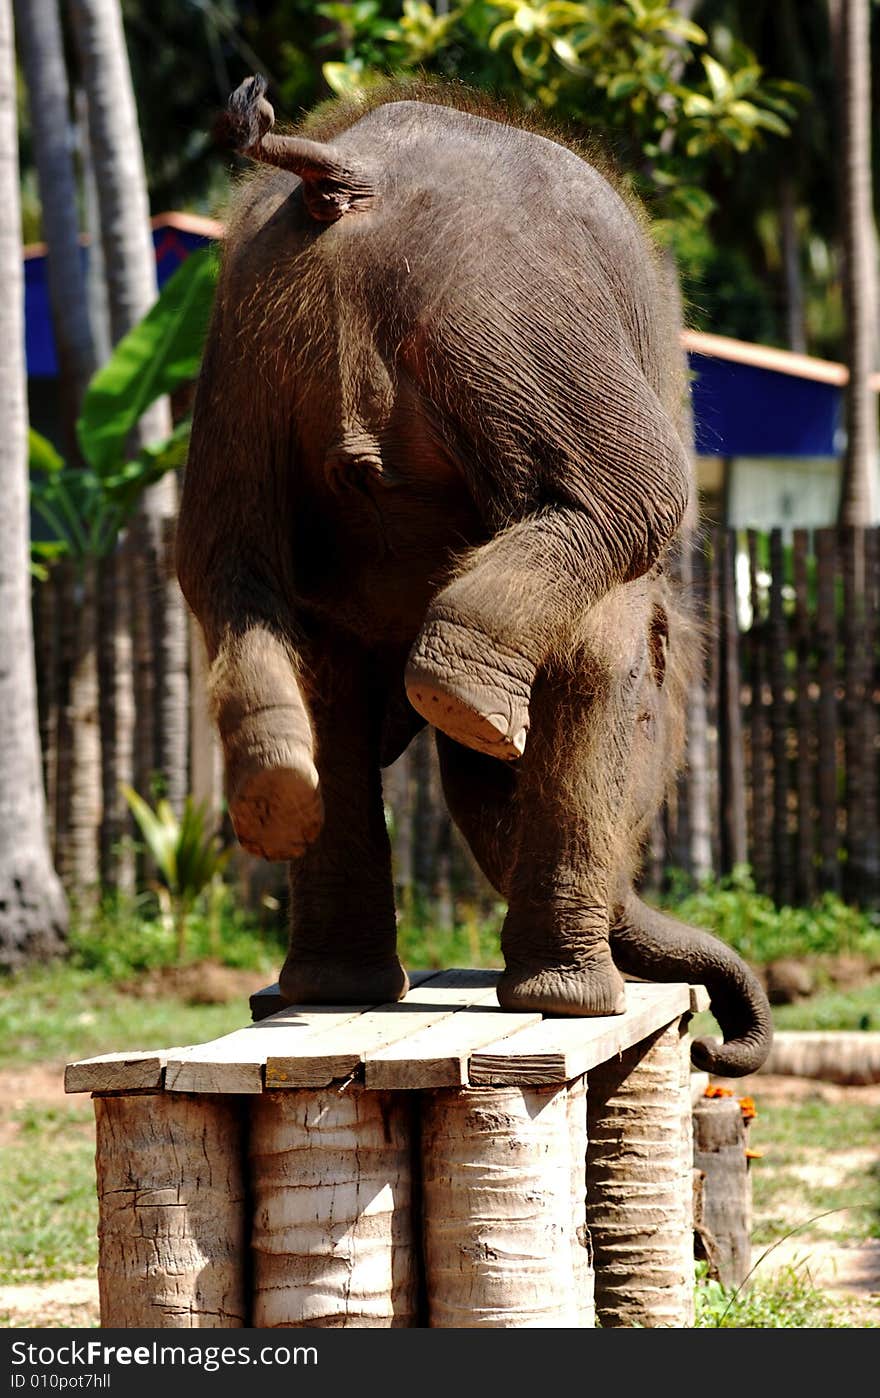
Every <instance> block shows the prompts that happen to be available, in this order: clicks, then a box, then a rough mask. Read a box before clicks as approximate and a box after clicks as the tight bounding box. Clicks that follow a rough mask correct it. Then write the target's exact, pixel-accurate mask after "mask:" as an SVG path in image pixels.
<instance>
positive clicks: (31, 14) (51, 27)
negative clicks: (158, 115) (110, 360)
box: [15, 0, 96, 462]
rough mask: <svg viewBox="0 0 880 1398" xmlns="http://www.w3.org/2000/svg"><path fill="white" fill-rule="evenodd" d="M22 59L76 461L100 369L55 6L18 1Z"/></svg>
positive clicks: (40, 0)
mask: <svg viewBox="0 0 880 1398" xmlns="http://www.w3.org/2000/svg"><path fill="white" fill-rule="evenodd" d="M15 27H16V37H17V40H18V51H19V54H20V56H21V64H22V68H23V70H24V77H25V82H26V84H27V90H28V105H29V109H30V118H31V129H32V131H33V146H34V161H35V163H36V167H37V178H38V182H39V189H40V205H41V208H42V217H43V236H44V238H45V240H46V244H47V247H48V251H49V256H48V259H47V273H48V280H49V299H50V302H51V306H52V329H53V331H54V335H55V348H56V352H57V354H58V368H59V379H60V384H61V401H62V422H63V428H64V446H65V453H66V456H67V460H68V461H70V462H73V461H77V460H78V458H79V447H78V445H77V440H76V431H75V424H76V419H77V416H78V415H79V409H80V403H81V402H82V395H83V392H84V390H85V386H86V384H87V383H88V381H89V379H90V378H91V376H92V374H93V373H94V371H95V368H96V359H95V351H94V346H93V344H92V331H91V325H90V322H89V313H88V301H87V297H86V281H85V270H84V266H83V257H82V249H81V248H80V243H79V224H78V220H77V189H76V174H75V171H74V168H73V158H72V154H71V152H72V141H71V129H72V122H71V108H70V93H69V90H68V84H67V70H66V67H65V64H64V45H63V40H62V35H61V21H60V18H59V15H58V4H57V0H15Z"/></svg>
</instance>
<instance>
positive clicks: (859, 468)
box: [829, 0, 880, 526]
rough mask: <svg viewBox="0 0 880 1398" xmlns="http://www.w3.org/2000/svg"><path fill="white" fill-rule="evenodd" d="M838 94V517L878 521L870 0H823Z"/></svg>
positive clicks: (852, 522)
mask: <svg viewBox="0 0 880 1398" xmlns="http://www.w3.org/2000/svg"><path fill="white" fill-rule="evenodd" d="M829 11H830V19H831V33H832V39H833V49H834V59H835V67H836V69H837V83H838V90H839V93H840V98H839V104H838V110H839V140H840V153H841V164H842V169H841V199H842V205H841V214H842V234H843V245H844V301H845V306H846V362H847V365H848V368H849V384H848V386H847V390H846V432H847V441H846V452H845V456H844V462H843V480H842V483H841V493H840V508H839V514H838V519H839V523H840V524H844V525H863V526H864V525H871V524H876V523H877V522H878V521H880V486H878V467H877V395H876V394H875V393H874V391H873V389H872V388H871V386H870V383H869V379H870V375H871V374H872V372H873V371H874V369H875V368H876V355H877V309H878V300H877V267H876V259H877V239H876V230H875V227H874V202H873V195H872V179H871V46H870V33H871V6H870V3H869V0H830V5H829Z"/></svg>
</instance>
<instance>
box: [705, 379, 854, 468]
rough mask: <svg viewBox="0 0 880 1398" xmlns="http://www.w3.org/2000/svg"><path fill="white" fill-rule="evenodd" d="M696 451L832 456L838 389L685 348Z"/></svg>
mask: <svg viewBox="0 0 880 1398" xmlns="http://www.w3.org/2000/svg"><path fill="white" fill-rule="evenodd" d="M688 359H689V362H690V367H691V373H692V376H693V377H692V384H691V387H692V393H693V405H694V424H695V430H696V437H697V451H698V452H699V454H700V455H701V456H758V457H763V456H837V455H839V453H840V450H841V443H840V440H839V438H840V430H841V425H842V424H841V418H842V411H843V394H842V391H841V389H840V388H838V387H837V385H836V384H828V383H819V382H817V381H816V380H815V379H805V378H800V377H798V376H796V375H794V374H781V373H779V372H777V371H776V370H774V369H758V368H756V367H755V366H754V365H751V364H736V363H733V362H731V361H730V360H728V359H715V358H712V357H710V356H709V355H705V354H689V355H688Z"/></svg>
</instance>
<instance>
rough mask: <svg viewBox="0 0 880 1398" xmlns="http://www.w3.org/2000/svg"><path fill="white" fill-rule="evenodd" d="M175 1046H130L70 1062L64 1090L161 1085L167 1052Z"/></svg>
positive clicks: (129, 1089) (139, 1088)
mask: <svg viewBox="0 0 880 1398" xmlns="http://www.w3.org/2000/svg"><path fill="white" fill-rule="evenodd" d="M179 1051H180V1050H176V1049H130V1050H128V1051H127V1052H125V1053H102V1054H99V1055H98V1056H97V1057H96V1058H83V1059H81V1060H80V1061H79V1062H78V1063H68V1064H67V1067H66V1068H65V1069H64V1091H65V1092H137V1091H142V1090H144V1089H147V1090H150V1089H152V1090H154V1091H156V1090H158V1089H159V1088H161V1086H162V1072H163V1069H164V1067H165V1055H166V1054H167V1053H175V1052H179Z"/></svg>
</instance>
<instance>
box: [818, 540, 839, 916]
mask: <svg viewBox="0 0 880 1398" xmlns="http://www.w3.org/2000/svg"><path fill="white" fill-rule="evenodd" d="M815 537H816V572H817V614H816V652H817V656H818V678H819V710H818V741H817V754H816V757H817V764H818V792H819V855H820V860H821V865H820V868H821V883H822V888H823V889H830V890H831V892H833V893H839V892H840V885H841V878H840V860H839V857H838V845H839V835H838V828H837V805H838V800H837V616H836V578H837V570H836V563H837V541H838V533H837V530H836V529H817V530H816V536H815Z"/></svg>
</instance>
